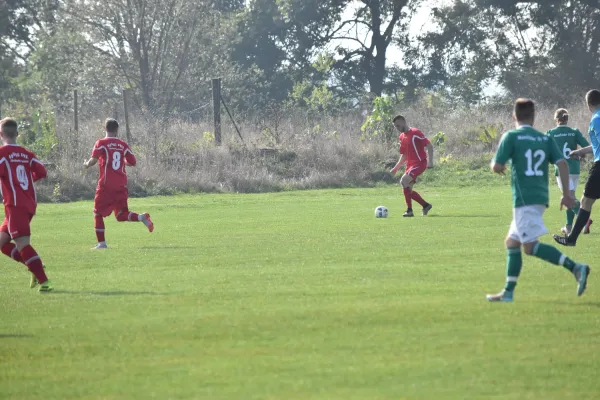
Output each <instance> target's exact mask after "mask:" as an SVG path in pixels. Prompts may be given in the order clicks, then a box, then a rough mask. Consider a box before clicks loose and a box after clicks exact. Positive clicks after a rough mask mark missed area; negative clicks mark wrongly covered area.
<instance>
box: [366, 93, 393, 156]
mask: <svg viewBox="0 0 600 400" xmlns="http://www.w3.org/2000/svg"><path fill="white" fill-rule="evenodd" d="M393 118H394V104H393V103H392V99H391V98H390V97H376V98H375V100H373V111H372V112H371V114H369V115H368V116H367V118H366V120H365V122H364V123H363V125H362V126H361V128H360V130H361V131H362V136H361V139H362V140H372V139H378V140H380V141H381V142H383V143H385V144H386V145H388V146H390V145H392V144H393V143H394V141H395V137H396V134H395V129H394V125H393V124H392V119H393Z"/></svg>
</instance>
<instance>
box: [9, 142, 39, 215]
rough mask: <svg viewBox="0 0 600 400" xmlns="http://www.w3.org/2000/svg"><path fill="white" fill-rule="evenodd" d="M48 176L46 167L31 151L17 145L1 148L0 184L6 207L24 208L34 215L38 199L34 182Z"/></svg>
mask: <svg viewBox="0 0 600 400" xmlns="http://www.w3.org/2000/svg"><path fill="white" fill-rule="evenodd" d="M46 175H47V171H46V167H44V164H42V163H41V162H40V160H38V159H37V158H36V157H35V154H33V153H32V152H31V151H29V150H27V149H25V148H23V147H21V146H19V145H16V144H8V145H5V146H2V147H0V182H1V184H2V201H3V202H4V206H6V207H18V208H23V209H25V210H27V212H28V213H29V214H31V215H34V214H35V209H36V207H37V197H36V193H35V188H34V187H33V182H36V181H38V180H39V179H42V178H45V177H46Z"/></svg>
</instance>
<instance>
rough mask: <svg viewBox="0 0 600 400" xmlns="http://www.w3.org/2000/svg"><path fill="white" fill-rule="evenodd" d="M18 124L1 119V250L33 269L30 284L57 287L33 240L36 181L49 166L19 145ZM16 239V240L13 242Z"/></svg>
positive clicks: (40, 289)
mask: <svg viewBox="0 0 600 400" xmlns="http://www.w3.org/2000/svg"><path fill="white" fill-rule="evenodd" d="M18 135H19V132H18V125H17V121H15V120H14V119H11V118H4V119H3V120H0V136H1V137H2V143H3V144H4V146H2V147H0V184H1V186H2V200H3V202H4V221H3V222H2V225H1V226H0V248H1V249H2V253H4V254H5V255H6V256H8V257H10V258H12V259H13V260H15V261H17V262H21V263H23V264H25V265H26V266H27V268H29V271H31V274H32V277H31V284H30V287H31V288H34V287H36V286H37V285H38V283H39V284H40V288H39V291H40V292H50V291H52V290H53V289H54V288H53V287H52V283H51V282H50V281H49V280H48V277H47V276H46V273H45V272H44V265H43V264H42V260H41V259H40V256H38V254H37V252H36V251H35V249H34V248H33V247H31V244H30V236H31V231H30V227H29V225H30V223H31V219H32V218H33V216H34V215H35V210H36V208H37V200H36V194H35V188H34V187H33V182H36V181H37V180H39V179H42V178H45V177H46V167H44V164H42V163H41V162H40V161H39V160H38V159H37V158H36V157H35V154H33V153H32V152H30V151H29V150H27V149H25V148H23V147H21V146H19V145H17V136H18ZM12 242H14V243H12Z"/></svg>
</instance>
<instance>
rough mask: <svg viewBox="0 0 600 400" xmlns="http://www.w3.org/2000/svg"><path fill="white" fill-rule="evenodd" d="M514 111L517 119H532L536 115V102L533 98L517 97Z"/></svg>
mask: <svg viewBox="0 0 600 400" xmlns="http://www.w3.org/2000/svg"><path fill="white" fill-rule="evenodd" d="M514 112H515V118H516V119H517V121H525V120H528V119H532V118H533V117H535V103H534V102H533V100H531V99H523V98H520V99H517V100H516V101H515V111H514Z"/></svg>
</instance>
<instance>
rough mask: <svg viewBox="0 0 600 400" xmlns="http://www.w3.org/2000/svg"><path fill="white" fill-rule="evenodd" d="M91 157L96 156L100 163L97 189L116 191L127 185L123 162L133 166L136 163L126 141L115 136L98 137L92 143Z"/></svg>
mask: <svg viewBox="0 0 600 400" xmlns="http://www.w3.org/2000/svg"><path fill="white" fill-rule="evenodd" d="M92 157H94V158H97V159H98V163H99V165H100V176H99V177H98V188H97V190H108V191H117V190H119V189H122V188H125V187H127V173H126V172H125V164H127V165H131V166H134V165H135V163H136V160H135V156H134V155H133V152H132V151H131V149H130V148H129V145H128V144H127V143H125V142H124V141H122V140H121V139H119V138H115V137H106V138H104V139H100V140H98V141H97V142H96V144H95V145H94V149H93V150H92Z"/></svg>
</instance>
